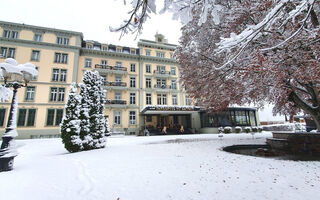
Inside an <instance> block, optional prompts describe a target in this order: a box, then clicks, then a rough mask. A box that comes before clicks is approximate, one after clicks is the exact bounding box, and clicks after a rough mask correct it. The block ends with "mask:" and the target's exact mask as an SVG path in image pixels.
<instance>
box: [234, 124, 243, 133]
mask: <svg viewBox="0 0 320 200" xmlns="http://www.w3.org/2000/svg"><path fill="white" fill-rule="evenodd" d="M234 131H235V132H236V133H241V131H242V128H241V127H240V126H236V127H235V128H234Z"/></svg>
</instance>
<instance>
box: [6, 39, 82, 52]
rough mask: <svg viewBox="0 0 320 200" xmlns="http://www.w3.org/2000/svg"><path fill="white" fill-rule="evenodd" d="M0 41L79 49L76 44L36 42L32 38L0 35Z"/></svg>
mask: <svg viewBox="0 0 320 200" xmlns="http://www.w3.org/2000/svg"><path fill="white" fill-rule="evenodd" d="M0 41H5V42H12V43H17V44H30V45H39V46H46V47H48V46H50V47H56V48H63V49H74V50H79V49H80V47H77V46H70V45H61V44H55V43H48V42H37V41H33V40H21V39H12V38H3V37H0Z"/></svg>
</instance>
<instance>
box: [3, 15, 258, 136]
mask: <svg viewBox="0 0 320 200" xmlns="http://www.w3.org/2000/svg"><path fill="white" fill-rule="evenodd" d="M175 48H176V45H173V44H169V43H168V42H167V40H166V39H165V38H164V36H163V35H161V34H156V35H155V40H153V41H151V40H139V42H138V45H137V47H124V46H118V45H113V44H103V43H100V42H97V41H93V40H83V34H82V33H80V32H74V31H67V30H59V29H54V28H46V27H39V26H32V25H26V24H18V23H11V22H4V21H0V62H4V61H5V59H6V58H14V59H16V60H17V61H18V63H26V62H31V63H33V64H34V65H35V66H36V67H37V69H38V72H39V75H38V76H37V77H34V78H33V80H32V81H31V82H30V83H29V84H28V86H27V87H22V88H20V89H19V90H18V102H19V105H18V114H17V128H18V133H19V136H18V137H19V138H38V137H57V136H59V124H60V122H61V119H62V117H63V113H64V106H65V103H66V100H67V96H68V90H69V85H70V84H71V83H72V82H77V83H79V82H81V78H82V75H83V72H84V71H85V70H97V71H98V72H99V74H100V75H101V76H102V77H103V78H104V80H105V81H104V87H105V89H106V91H107V94H106V95H107V96H106V99H107V102H106V104H105V115H106V116H108V118H109V123H110V128H111V131H112V132H113V133H123V134H126V135H142V134H144V130H145V129H146V128H148V130H150V132H153V133H155V134H157V133H158V132H159V130H160V129H161V127H163V126H166V127H167V128H168V131H169V132H170V131H171V133H174V132H175V131H176V130H178V129H179V127H181V126H183V127H184V129H185V133H195V132H201V130H202V131H204V132H205V131H208V130H207V129H208V128H205V127H211V128H213V127H214V128H215V129H216V128H217V127H216V126H219V125H221V123H220V124H219V123H216V124H213V123H211V121H212V122H213V121H214V120H215V119H216V120H217V119H218V118H217V116H216V115H215V116H214V115H208V114H206V113H204V112H202V111H200V108H199V107H194V106H192V105H191V104H192V101H191V99H190V98H189V97H188V95H187V93H186V92H185V90H184V89H183V88H182V86H181V82H179V70H180V67H179V64H178V63H177V61H176V60H175V59H174V56H173V52H174V50H175ZM0 83H3V81H0ZM10 102H11V101H8V102H0V128H1V129H0V133H3V132H4V128H5V126H6V122H7V118H8V115H9V109H10ZM231 110H232V109H231ZM236 112H237V113H236ZM238 112H239V113H238ZM230 113H234V114H233V117H232V115H231V114H230ZM227 115H228V119H229V120H230V122H231V121H232V120H233V121H232V125H239V123H240V125H246V126H256V125H258V123H259V122H258V121H257V118H256V111H255V109H244V110H241V109H240V110H236V111H230V112H229V111H228V114H227ZM237 116H242V117H240V118H239V117H237ZM214 117H215V119H214ZM239 120H240V121H239ZM241 123H242V124H241ZM210 131H211V130H210Z"/></svg>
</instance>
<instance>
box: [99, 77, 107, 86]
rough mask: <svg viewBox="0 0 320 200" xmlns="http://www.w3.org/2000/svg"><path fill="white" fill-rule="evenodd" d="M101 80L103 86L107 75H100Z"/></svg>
mask: <svg viewBox="0 0 320 200" xmlns="http://www.w3.org/2000/svg"><path fill="white" fill-rule="evenodd" d="M100 76H101V78H102V84H103V85H104V86H105V85H106V82H107V75H100Z"/></svg>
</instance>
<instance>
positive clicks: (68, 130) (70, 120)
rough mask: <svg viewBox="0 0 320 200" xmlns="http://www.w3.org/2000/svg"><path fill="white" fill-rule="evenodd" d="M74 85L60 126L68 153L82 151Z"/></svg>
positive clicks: (78, 99) (78, 102) (77, 103)
mask: <svg viewBox="0 0 320 200" xmlns="http://www.w3.org/2000/svg"><path fill="white" fill-rule="evenodd" d="M76 91H77V88H76V84H75V83H72V84H71V86H70V90H69V96H68V100H67V103H66V105H65V114H64V116H63V118H62V122H61V124H60V134H61V138H62V143H63V144H64V147H65V148H66V149H67V150H68V151H69V152H77V151H81V150H82V149H83V146H82V142H81V139H80V120H79V118H78V116H79V113H80V101H81V99H80V96H79V95H77V94H76Z"/></svg>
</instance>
